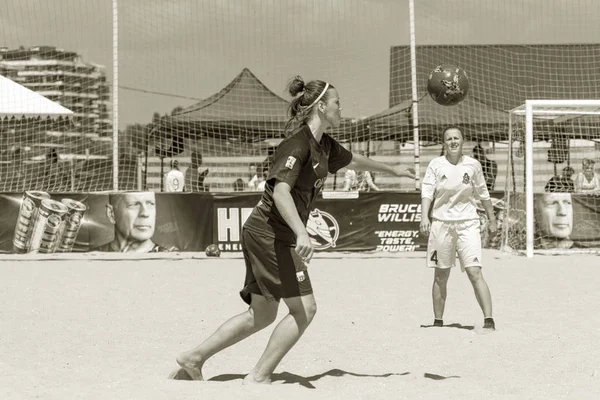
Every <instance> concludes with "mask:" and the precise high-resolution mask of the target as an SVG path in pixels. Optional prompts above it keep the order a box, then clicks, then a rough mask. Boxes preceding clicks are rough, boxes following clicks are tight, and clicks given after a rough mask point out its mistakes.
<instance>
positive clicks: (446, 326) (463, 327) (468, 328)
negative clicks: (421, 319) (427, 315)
mask: <svg viewBox="0 0 600 400" xmlns="http://www.w3.org/2000/svg"><path fill="white" fill-rule="evenodd" d="M421 328H457V329H466V330H468V331H472V330H473V329H475V327H474V326H473V325H461V324H458V323H454V324H448V325H444V326H433V325H421Z"/></svg>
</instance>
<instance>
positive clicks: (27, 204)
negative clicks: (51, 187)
mask: <svg viewBox="0 0 600 400" xmlns="http://www.w3.org/2000/svg"><path fill="white" fill-rule="evenodd" d="M49 198H50V195H49V194H48V193H46V192H40V191H27V192H25V193H24V194H23V201H22V202H21V208H20V209H19V216H18V217H17V224H16V225H15V233H14V235H13V250H14V251H15V253H21V254H22V253H27V252H28V251H29V248H30V239H31V233H32V232H33V225H34V224H35V221H36V219H37V215H38V210H39V208H40V206H41V205H42V200H44V199H49Z"/></svg>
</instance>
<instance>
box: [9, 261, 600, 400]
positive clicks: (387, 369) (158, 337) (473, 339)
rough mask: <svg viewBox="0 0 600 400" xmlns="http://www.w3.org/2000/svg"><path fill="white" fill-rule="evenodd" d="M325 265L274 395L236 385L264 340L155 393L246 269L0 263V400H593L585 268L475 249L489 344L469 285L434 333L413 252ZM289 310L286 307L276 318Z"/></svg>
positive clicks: (595, 359)
mask: <svg viewBox="0 0 600 400" xmlns="http://www.w3.org/2000/svg"><path fill="white" fill-rule="evenodd" d="M342 256H343V255H338V257H340V258H332V257H331V256H330V257H321V258H318V259H315V260H313V262H312V263H311V265H310V266H309V271H310V274H311V279H312V281H313V286H314V289H315V294H316V298H317V303H318V312H317V315H316V317H315V320H314V321H313V324H312V325H311V326H310V327H309V329H308V331H307V332H306V334H305V335H304V336H303V337H302V338H301V340H300V342H298V344H297V345H296V347H294V348H293V349H292V351H291V352H290V353H289V354H288V355H287V356H286V358H284V360H283V362H282V363H281V364H280V366H279V367H278V368H277V370H276V373H275V375H274V377H273V379H274V383H273V385H271V386H251V387H249V386H243V385H242V379H243V377H244V375H245V374H246V373H247V372H248V371H249V370H250V369H251V368H252V367H253V365H254V363H255V362H256V361H257V360H258V357H259V356H260V354H261V352H262V350H263V349H264V346H265V345H266V342H267V339H268V335H269V334H270V331H271V329H272V327H273V326H274V325H273V326H271V327H269V328H267V329H266V330H264V331H262V332H260V333H258V334H257V335H255V336H253V337H251V338H249V339H247V340H246V341H244V342H242V343H240V344H238V345H236V346H233V347H231V348H229V349H227V350H225V351H223V352H222V353H220V354H218V355H216V356H215V357H214V358H212V359H210V360H209V361H208V362H207V363H206V365H205V368H204V376H205V377H206V378H207V379H208V381H206V382H193V381H177V380H170V379H167V376H168V375H169V373H170V372H171V371H172V370H173V369H174V368H175V367H176V363H175V356H176V355H177V353H178V352H180V351H182V350H187V349H189V348H192V347H194V346H195V345H197V344H198V343H199V342H200V341H202V340H203V339H204V338H205V337H207V336H208V335H209V334H211V333H212V332H213V331H214V330H215V329H216V328H217V327H218V326H219V325H220V324H221V323H222V322H223V321H225V319H226V318H229V317H230V316H232V315H234V314H236V313H239V312H241V311H243V310H244V309H245V305H244V303H243V302H242V301H241V300H240V298H239V295H238V290H239V289H240V285H241V284H242V282H243V274H244V265H243V261H242V260H240V259H236V258H234V257H227V258H221V259H207V258H200V259H183V260H125V261H116V260H113V261H101V260H85V259H79V260H47V261H36V260H31V261H12V260H3V261H2V266H1V267H0V372H1V373H0V399H34V398H41V399H145V400H148V399H237V398H244V399H276V398H278V399H284V398H285V399H307V398H310V399H482V398H485V399H593V398H599V397H600V357H599V356H600V350H599V349H598V340H599V339H600V313H598V311H597V304H598V302H599V299H600V296H599V295H598V289H597V288H598V283H599V282H600V266H599V265H598V264H599V259H598V258H597V256H586V255H576V256H554V257H553V256H536V257H535V258H534V259H526V258H524V257H520V256H513V255H506V254H503V253H500V252H497V251H493V250H486V251H485V253H484V256H485V266H484V277H485V278H486V280H487V281H488V284H489V286H490V289H491V291H492V296H493V300H494V316H495V319H496V324H497V330H496V331H495V332H493V333H488V334H485V333H484V332H482V331H481V326H482V325H483V317H482V314H481V311H480V309H479V307H478V305H477V302H476V300H475V297H474V294H473V290H472V288H471V285H470V283H469V281H468V278H467V276H466V275H465V274H464V273H461V272H460V269H459V268H456V269H455V270H454V271H453V272H452V274H451V276H450V281H449V287H448V292H449V293H448V301H447V305H446V314H445V318H444V320H445V323H446V324H447V325H450V326H447V327H443V328H432V327H423V326H427V325H429V324H431V323H432V321H433V316H432V310H431V296H430V290H431V279H432V271H431V270H428V269H426V268H425V267H424V259H423V258H422V257H423V256H424V254H420V253H413V254H410V255H407V256H406V257H401V256H400V257H398V256H397V257H395V258H377V257H376V256H369V257H363V258H360V257H359V258H357V257H349V258H341V257H342ZM286 311H287V309H286V308H285V305H284V304H282V305H281V307H280V310H279V314H280V315H279V318H278V319H280V318H281V317H282V316H283V315H285V313H286Z"/></svg>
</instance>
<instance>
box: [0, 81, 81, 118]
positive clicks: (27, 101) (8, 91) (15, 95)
mask: <svg viewBox="0 0 600 400" xmlns="http://www.w3.org/2000/svg"><path fill="white" fill-rule="evenodd" d="M69 115H73V111H71V110H69V109H67V108H65V107H63V106H61V105H60V104H57V103H55V102H53V101H52V100H48V99H47V98H45V97H44V96H42V95H40V94H38V93H36V92H34V91H33V90H29V89H27V88H26V87H25V86H23V85H19V84H18V83H16V82H13V81H11V80H10V79H8V78H6V77H4V76H2V75H0V118H1V117H13V116H14V117H60V116H69Z"/></svg>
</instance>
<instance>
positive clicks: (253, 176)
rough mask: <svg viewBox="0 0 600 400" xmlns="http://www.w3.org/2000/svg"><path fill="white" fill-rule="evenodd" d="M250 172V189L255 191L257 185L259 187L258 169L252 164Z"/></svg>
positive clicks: (249, 168)
mask: <svg viewBox="0 0 600 400" xmlns="http://www.w3.org/2000/svg"><path fill="white" fill-rule="evenodd" d="M248 172H249V173H250V180H249V181H248V189H250V190H251V191H255V190H256V185H258V171H257V169H256V164H250V166H249V167H248Z"/></svg>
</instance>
